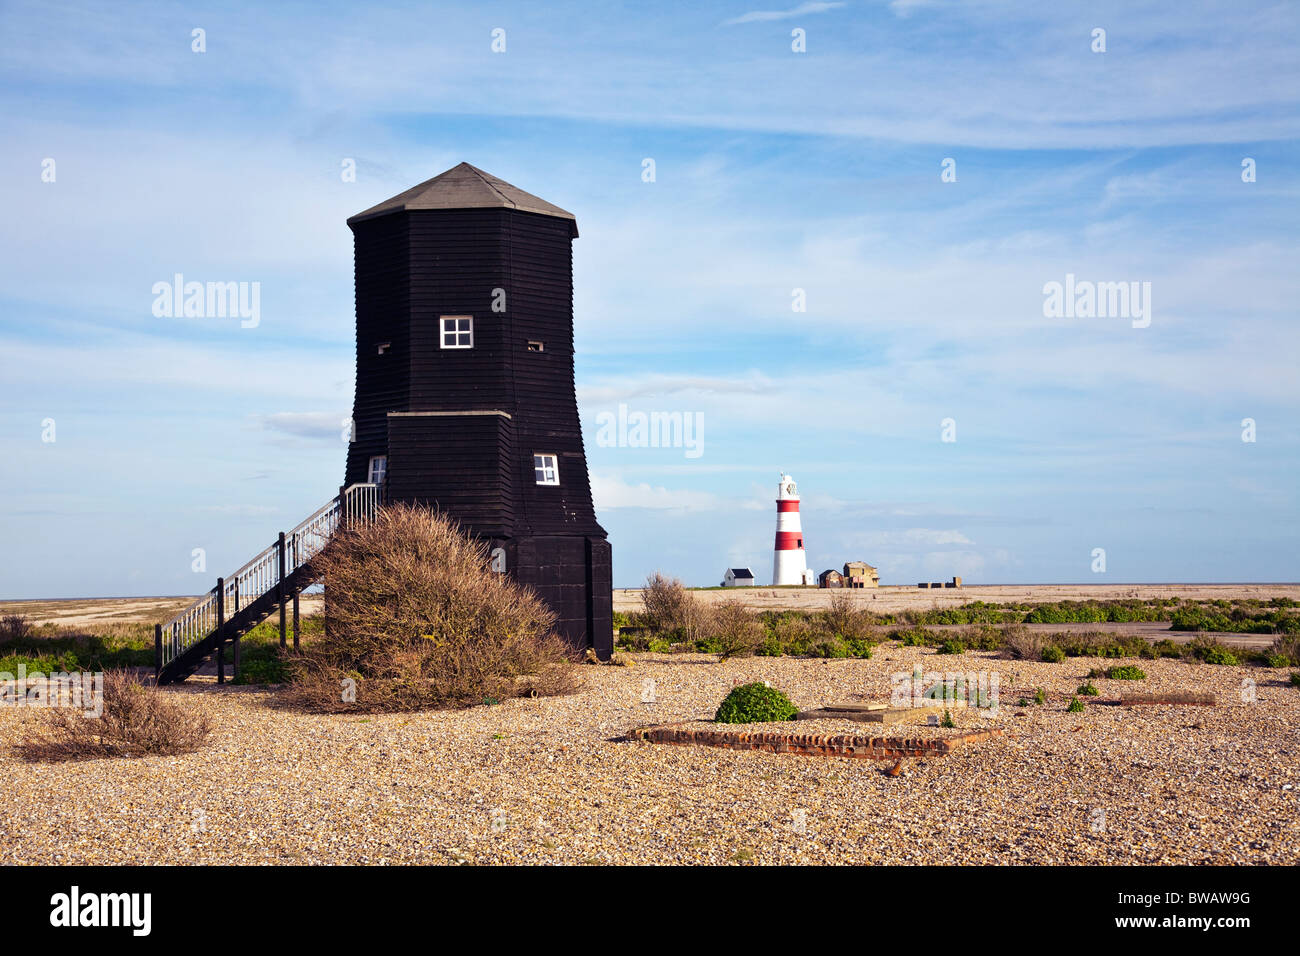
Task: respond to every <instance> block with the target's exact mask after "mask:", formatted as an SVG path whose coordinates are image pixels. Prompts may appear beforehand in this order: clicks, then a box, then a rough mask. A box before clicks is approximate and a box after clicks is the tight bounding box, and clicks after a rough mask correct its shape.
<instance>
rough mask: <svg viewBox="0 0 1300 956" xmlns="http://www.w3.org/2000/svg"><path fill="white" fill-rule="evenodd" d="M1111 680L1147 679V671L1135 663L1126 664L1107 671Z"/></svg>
mask: <svg viewBox="0 0 1300 956" xmlns="http://www.w3.org/2000/svg"><path fill="white" fill-rule="evenodd" d="M1106 676H1107V677H1109V678H1110V679H1111V680H1146V679H1147V675H1146V671H1144V670H1143V669H1142V668H1140V667H1138V666H1137V665H1135V664H1124V665H1121V666H1119V667H1112V668H1110V670H1108V671H1106Z"/></svg>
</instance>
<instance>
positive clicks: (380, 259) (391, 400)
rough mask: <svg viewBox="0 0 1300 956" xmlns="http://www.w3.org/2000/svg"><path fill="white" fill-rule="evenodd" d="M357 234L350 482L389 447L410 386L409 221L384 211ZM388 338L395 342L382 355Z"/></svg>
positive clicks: (347, 480) (360, 226) (363, 224)
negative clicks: (392, 417)
mask: <svg viewBox="0 0 1300 956" xmlns="http://www.w3.org/2000/svg"><path fill="white" fill-rule="evenodd" d="M353 234H354V236H353V254H354V257H355V263H356V266H355V268H356V311H357V381H356V386H357V387H356V400H355V402H354V404H353V406H352V421H353V432H352V437H353V441H352V442H351V443H350V444H349V445H348V460H347V470H346V474H345V475H344V481H343V483H344V484H345V485H350V484H354V483H356V482H359V481H366V480H367V469H368V468H369V464H370V458H371V457H372V456H374V455H386V454H387V453H388V420H387V415H388V412H389V411H390V410H392V409H395V408H405V407H406V404H407V394H408V392H409V390H410V374H409V361H410V359H409V351H410V322H409V321H408V319H407V316H408V314H409V311H410V304H409V302H410V285H409V270H408V269H407V267H406V260H407V233H406V223H405V221H403V219H402V217H400V216H383V217H379V218H376V219H369V220H366V221H364V222H360V223H357V224H355V225H354V226H353ZM383 342H390V343H392V344H391V346H390V348H389V349H388V350H387V352H385V354H383V355H379V354H378V348H379V345H380V344H381V343H383ZM341 430H342V429H341V427H340V431H341Z"/></svg>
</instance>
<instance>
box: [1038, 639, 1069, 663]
mask: <svg viewBox="0 0 1300 956" xmlns="http://www.w3.org/2000/svg"><path fill="white" fill-rule="evenodd" d="M1043 660H1044V661H1045V662H1046V663H1048V664H1059V663H1061V661H1063V660H1065V651H1063V650H1061V649H1060V648H1059V647H1057V646H1056V645H1055V644H1049V645H1047V647H1044V648H1043Z"/></svg>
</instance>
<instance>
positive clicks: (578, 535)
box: [344, 163, 613, 658]
mask: <svg viewBox="0 0 1300 956" xmlns="http://www.w3.org/2000/svg"><path fill="white" fill-rule="evenodd" d="M348 226H349V227H350V228H351V229H352V233H353V244H354V253H355V262H356V308H357V392H356V402H355V405H354V407H353V423H354V426H353V441H352V443H351V444H350V445H349V447H348V463H347V474H346V477H345V482H344V483H345V484H352V483H354V482H365V481H374V480H378V481H379V482H380V483H381V485H382V486H383V494H384V497H385V500H387V501H393V502H397V501H403V502H410V503H416V504H421V505H426V506H430V507H436V508H438V509H440V510H441V511H443V512H444V513H446V514H448V515H450V516H451V517H453V518H455V519H456V520H458V521H459V522H460V523H461V525H462V527H464V528H465V529H466V530H467V531H469V532H471V533H473V534H476V535H478V536H480V537H481V538H483V539H485V540H487V541H489V542H490V546H491V548H492V549H493V555H494V567H496V568H497V569H498V570H504V571H506V572H507V573H509V574H512V575H513V576H514V577H515V578H516V579H517V580H518V581H520V582H521V583H523V584H527V585H529V586H530V587H532V588H533V589H534V590H535V591H536V592H537V593H538V595H539V596H540V597H541V598H542V599H543V600H545V601H546V602H547V604H549V605H550V607H551V608H552V609H553V610H554V611H555V613H556V615H557V617H558V618H559V624H558V627H559V629H560V631H561V633H562V634H563V635H564V636H565V637H566V638H567V639H568V640H569V641H570V642H571V643H572V644H574V645H575V646H577V647H579V648H585V647H590V648H594V649H595V651H596V653H597V654H599V655H600V656H601V657H602V658H605V657H608V656H609V653H610V651H611V650H612V648H613V618H612V590H611V585H612V581H611V576H610V547H609V543H608V542H607V541H606V537H605V531H604V529H603V528H601V526H600V525H599V524H598V523H597V522H596V514H595V510H594V508H593V507H592V503H591V486H590V482H589V479H588V476H587V459H586V455H585V453H584V452H583V446H582V431H581V428H580V426H579V423H578V404H577V399H576V397H575V395H574V387H573V255H572V248H571V243H572V240H573V239H574V238H576V237H577V235H578V226H577V222H576V221H575V219H574V217H573V214H572V213H569V212H565V211H564V210H563V209H560V208H559V207H558V206H553V205H551V204H550V203H548V202H546V201H545V200H543V199H538V198H537V197H536V196H532V195H529V194H528V193H526V192H524V191H523V190H521V189H517V188H515V187H514V186H511V185H510V184H509V183H506V182H503V181H502V180H500V179H497V178H496V177H495V176H492V175H491V174H489V173H485V172H483V170H481V169H476V168H475V167H473V166H471V165H469V164H468V163H461V164H460V165H459V166H456V167H454V168H452V169H449V170H447V172H445V173H443V174H442V175H440V176H435V177H434V178H433V179H430V180H428V181H427V182H423V183H421V184H420V185H418V186H415V187H413V188H411V189H408V190H407V191H406V192H404V193H401V194H399V195H397V196H394V197H393V198H392V199H389V200H387V201H386V202H382V203H380V204H379V205H377V206H373V207H371V208H370V209H367V210H366V211H365V212H362V213H359V214H357V215H355V216H353V217H352V218H351V219H349V220H348Z"/></svg>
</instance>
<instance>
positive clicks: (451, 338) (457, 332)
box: [439, 315, 474, 349]
mask: <svg viewBox="0 0 1300 956" xmlns="http://www.w3.org/2000/svg"><path fill="white" fill-rule="evenodd" d="M441 325H442V338H441V339H439V341H440V342H441V343H442V347H443V348H445V349H472V348H473V347H474V319H473V317H472V316H468V315H444V316H442V317H441Z"/></svg>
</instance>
